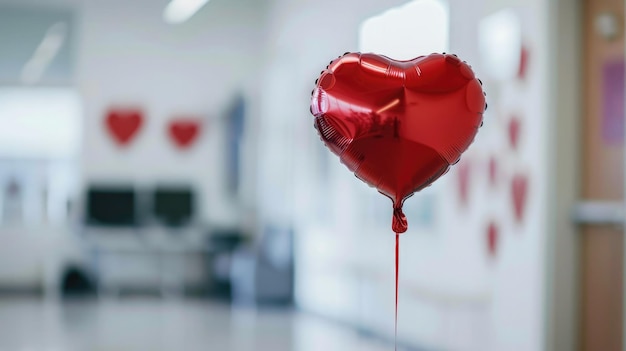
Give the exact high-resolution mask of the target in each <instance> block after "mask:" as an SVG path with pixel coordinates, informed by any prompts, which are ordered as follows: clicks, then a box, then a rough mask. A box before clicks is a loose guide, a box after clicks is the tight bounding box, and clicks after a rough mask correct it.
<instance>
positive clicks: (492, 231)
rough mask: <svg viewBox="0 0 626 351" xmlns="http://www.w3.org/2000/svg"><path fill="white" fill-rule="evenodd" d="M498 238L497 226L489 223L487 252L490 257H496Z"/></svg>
mask: <svg viewBox="0 0 626 351" xmlns="http://www.w3.org/2000/svg"><path fill="white" fill-rule="evenodd" d="M499 236H500V235H499V230H498V226H497V225H496V224H495V223H494V222H490V223H489V225H488V226H487V251H488V252H489V255H491V256H495V255H496V251H497V249H498V239H499Z"/></svg>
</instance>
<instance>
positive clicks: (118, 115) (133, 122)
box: [105, 109, 143, 146]
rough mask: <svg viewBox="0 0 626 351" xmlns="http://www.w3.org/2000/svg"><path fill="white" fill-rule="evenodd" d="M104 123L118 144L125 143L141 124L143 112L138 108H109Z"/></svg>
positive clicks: (131, 137) (128, 141) (131, 138)
mask: <svg viewBox="0 0 626 351" xmlns="http://www.w3.org/2000/svg"><path fill="white" fill-rule="evenodd" d="M105 124H106V126H107V129H108V131H109V133H110V134H111V136H112V137H113V140H115V141H116V142H117V144H118V145H122V146H124V145H127V144H129V143H130V142H131V140H133V138H134V137H135V135H136V134H137V132H138V131H139V129H141V126H142V125H143V114H142V112H141V111H140V110H138V109H111V110H110V111H109V112H108V113H107V116H106V119H105Z"/></svg>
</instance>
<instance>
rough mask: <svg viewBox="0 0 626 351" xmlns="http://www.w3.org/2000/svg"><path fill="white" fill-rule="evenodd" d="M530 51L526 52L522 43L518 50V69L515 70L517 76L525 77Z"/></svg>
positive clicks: (526, 49)
mask: <svg viewBox="0 0 626 351" xmlns="http://www.w3.org/2000/svg"><path fill="white" fill-rule="evenodd" d="M529 55H530V53H529V52H528V48H527V47H526V45H522V49H521V50H520V60H519V69H518V70H517V78H519V79H525V78H526V72H527V71H528V59H529V57H528V56H529Z"/></svg>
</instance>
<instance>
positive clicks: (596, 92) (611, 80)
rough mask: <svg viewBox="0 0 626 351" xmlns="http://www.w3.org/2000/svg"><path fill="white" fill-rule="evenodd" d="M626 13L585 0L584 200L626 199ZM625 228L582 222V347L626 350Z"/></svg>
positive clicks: (615, 2) (612, 1)
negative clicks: (606, 31) (608, 32)
mask: <svg viewBox="0 0 626 351" xmlns="http://www.w3.org/2000/svg"><path fill="white" fill-rule="evenodd" d="M623 13H624V0H583V16H584V18H583V23H584V29H583V33H584V36H583V46H582V47H583V53H582V55H583V60H582V62H583V68H584V78H583V94H584V95H583V96H584V101H583V102H584V111H583V114H582V116H583V122H582V131H581V138H583V150H582V153H581V155H582V162H581V165H582V170H581V172H582V189H581V195H582V200H583V201H623V199H624V172H623V169H624V161H623V160H624V151H623V150H624V143H623V134H624V126H623V120H624V118H623V106H624V92H623V76H624V36H623V31H624V29H623V27H622V25H623V17H624V16H623ZM603 14H610V16H614V17H613V18H615V19H616V20H617V23H618V24H619V29H618V34H617V36H616V37H614V38H609V37H607V36H605V35H603V34H602V30H600V27H599V24H601V23H599V21H600V17H599V16H602V15H603ZM605 18H608V17H605ZM609 27H610V26H609ZM623 234H624V231H623V228H622V227H621V226H615V225H608V224H588V225H583V226H582V227H581V233H580V235H581V241H580V243H581V250H580V255H581V257H580V264H581V266H580V268H581V269H580V272H581V274H582V276H581V280H580V281H581V290H580V291H581V295H580V298H581V301H580V303H581V306H580V340H579V345H580V349H581V350H584V351H599V350H603V351H613V350H615V351H617V350H622V342H623V340H622V330H623V329H622V323H623V317H622V301H623V297H622V294H623V288H622V287H623V273H624V272H623V268H622V267H623Z"/></svg>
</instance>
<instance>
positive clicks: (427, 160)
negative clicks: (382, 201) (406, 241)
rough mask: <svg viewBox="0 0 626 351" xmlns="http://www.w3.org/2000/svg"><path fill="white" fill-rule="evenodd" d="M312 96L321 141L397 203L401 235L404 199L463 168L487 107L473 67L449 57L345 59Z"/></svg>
mask: <svg viewBox="0 0 626 351" xmlns="http://www.w3.org/2000/svg"><path fill="white" fill-rule="evenodd" d="M312 95H313V96H312V100H311V113H312V114H313V115H314V116H315V127H316V128H317V130H318V132H319V134H320V137H321V139H322V140H323V141H324V143H325V144H326V146H328V148H329V149H330V150H331V151H332V152H334V153H335V154H337V155H338V156H339V158H340V159H341V161H342V162H343V163H344V164H345V165H346V166H347V167H348V168H349V169H350V170H351V171H353V172H354V173H355V175H356V176H357V177H358V178H360V179H361V180H363V181H365V182H366V183H368V184H369V185H370V186H373V187H376V188H377V189H378V191H380V192H381V193H382V194H384V195H386V196H387V197H389V198H390V199H391V200H392V201H393V205H394V216H393V230H394V231H395V232H396V233H403V232H405V231H406V229H407V223H406V218H405V217H404V214H403V213H402V203H403V202H404V200H405V199H406V198H407V197H409V196H411V195H412V194H413V193H414V192H416V191H419V190H421V189H423V188H425V187H427V186H428V185H430V184H431V183H432V182H434V181H435V180H437V179H438V178H439V177H441V176H442V175H443V174H444V173H446V172H447V171H448V169H449V168H450V165H452V164H454V163H456V162H458V160H459V158H460V157H461V154H462V153H463V152H464V151H465V150H466V149H467V147H468V146H469V145H470V144H471V142H472V141H473V139H474V136H475V135H476V133H477V131H478V128H479V127H480V125H481V123H482V114H483V112H484V110H485V108H486V107H487V106H486V104H485V96H484V93H483V91H482V86H481V83H480V81H479V80H478V79H477V78H476V77H475V76H474V72H473V71H472V69H471V68H470V66H469V65H467V64H466V63H465V62H462V61H461V60H460V59H459V58H458V57H456V56H455V55H446V54H431V55H428V56H421V57H418V58H415V59H413V60H409V61H396V60H392V59H390V58H388V57H385V56H380V55H376V54H360V53H347V54H345V55H343V56H341V57H339V58H338V59H336V60H334V61H332V62H331V63H330V65H329V66H328V67H327V69H326V70H324V71H322V73H321V76H320V78H319V79H318V81H317V86H316V88H315V89H314V90H313V94H312Z"/></svg>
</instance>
